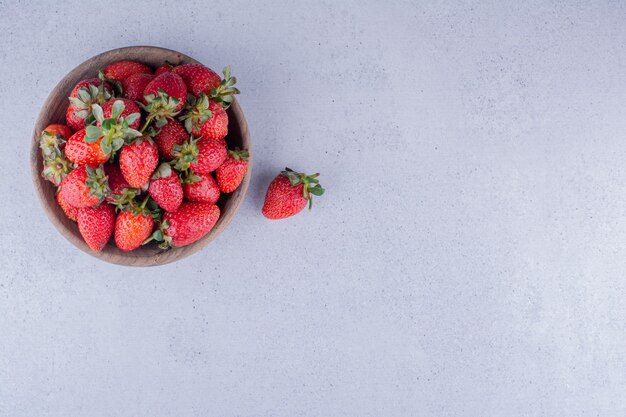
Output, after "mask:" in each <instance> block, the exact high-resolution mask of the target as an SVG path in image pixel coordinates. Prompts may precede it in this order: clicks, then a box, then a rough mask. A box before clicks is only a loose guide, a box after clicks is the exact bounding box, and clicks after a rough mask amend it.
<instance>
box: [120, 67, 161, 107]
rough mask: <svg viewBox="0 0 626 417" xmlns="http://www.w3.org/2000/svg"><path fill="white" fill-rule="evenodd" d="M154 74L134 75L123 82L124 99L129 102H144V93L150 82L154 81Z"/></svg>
mask: <svg viewBox="0 0 626 417" xmlns="http://www.w3.org/2000/svg"><path fill="white" fill-rule="evenodd" d="M154 77H155V75H154V74H143V73H138V74H133V75H131V76H129V77H128V78H126V79H124V80H123V81H122V89H123V91H124V97H125V98H127V99H129V100H134V101H142V100H143V91H144V90H145V89H146V86H147V85H148V84H149V83H150V81H152V80H154Z"/></svg>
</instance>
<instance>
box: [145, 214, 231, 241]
mask: <svg viewBox="0 0 626 417" xmlns="http://www.w3.org/2000/svg"><path fill="white" fill-rule="evenodd" d="M219 217H220V209H219V207H217V206H216V205H215V204H209V203H183V204H181V205H180V207H179V208H178V210H176V211H174V212H172V213H165V214H164V215H163V221H162V222H161V226H160V228H159V230H157V231H155V232H154V233H153V234H152V237H151V238H150V239H148V241H150V240H153V239H154V240H156V241H159V242H162V243H161V245H160V246H161V247H162V248H167V247H170V246H185V245H189V244H191V243H194V242H195V241H197V240H199V239H200V238H202V237H203V236H204V235H206V234H207V233H209V231H211V229H212V228H213V226H215V223H217V220H218V219H219Z"/></svg>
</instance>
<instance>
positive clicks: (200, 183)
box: [183, 171, 220, 204]
mask: <svg viewBox="0 0 626 417" xmlns="http://www.w3.org/2000/svg"><path fill="white" fill-rule="evenodd" d="M183 191H184V192H185V199H186V200H187V201H198V202H202V203H211V204H215V203H217V200H219V199H220V188H219V187H218V185H217V183H216V182H215V180H214V179H213V176H212V175H211V174H198V173H196V172H191V171H190V172H189V173H188V174H187V175H186V176H185V179H184V180H183Z"/></svg>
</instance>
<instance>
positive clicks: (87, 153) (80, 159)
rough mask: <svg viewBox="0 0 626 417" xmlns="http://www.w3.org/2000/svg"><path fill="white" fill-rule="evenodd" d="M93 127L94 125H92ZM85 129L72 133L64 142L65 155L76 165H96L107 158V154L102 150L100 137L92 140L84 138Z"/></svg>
mask: <svg viewBox="0 0 626 417" xmlns="http://www.w3.org/2000/svg"><path fill="white" fill-rule="evenodd" d="M93 127H95V126H93ZM85 134H86V130H85V129H81V130H79V131H78V132H76V133H74V134H73V135H72V136H71V137H70V138H69V139H68V141H67V143H66V144H65V156H66V157H67V159H69V160H70V161H72V162H73V163H75V164H77V165H91V166H98V165H100V164H103V163H105V162H106V161H108V160H109V155H107V154H105V153H104V152H103V151H102V147H101V146H100V138H98V139H97V140H96V141H94V142H87V141H86V139H85Z"/></svg>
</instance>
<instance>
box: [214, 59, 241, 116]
mask: <svg viewBox="0 0 626 417" xmlns="http://www.w3.org/2000/svg"><path fill="white" fill-rule="evenodd" d="M223 73H224V79H223V80H221V81H220V83H219V85H218V86H217V87H213V88H211V91H210V97H211V100H212V101H214V102H216V103H220V104H221V105H222V107H224V109H227V108H228V107H230V105H231V104H232V103H233V101H234V100H235V97H234V95H235V94H239V90H238V89H237V88H235V87H233V86H234V85H235V84H236V83H237V78H236V77H231V75H230V66H228V67H226V68H224V71H223Z"/></svg>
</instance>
